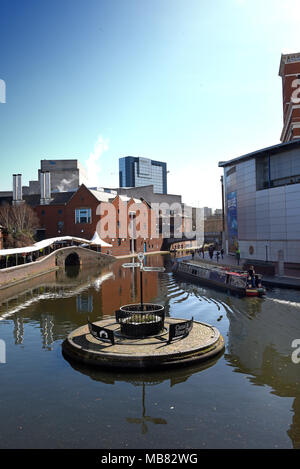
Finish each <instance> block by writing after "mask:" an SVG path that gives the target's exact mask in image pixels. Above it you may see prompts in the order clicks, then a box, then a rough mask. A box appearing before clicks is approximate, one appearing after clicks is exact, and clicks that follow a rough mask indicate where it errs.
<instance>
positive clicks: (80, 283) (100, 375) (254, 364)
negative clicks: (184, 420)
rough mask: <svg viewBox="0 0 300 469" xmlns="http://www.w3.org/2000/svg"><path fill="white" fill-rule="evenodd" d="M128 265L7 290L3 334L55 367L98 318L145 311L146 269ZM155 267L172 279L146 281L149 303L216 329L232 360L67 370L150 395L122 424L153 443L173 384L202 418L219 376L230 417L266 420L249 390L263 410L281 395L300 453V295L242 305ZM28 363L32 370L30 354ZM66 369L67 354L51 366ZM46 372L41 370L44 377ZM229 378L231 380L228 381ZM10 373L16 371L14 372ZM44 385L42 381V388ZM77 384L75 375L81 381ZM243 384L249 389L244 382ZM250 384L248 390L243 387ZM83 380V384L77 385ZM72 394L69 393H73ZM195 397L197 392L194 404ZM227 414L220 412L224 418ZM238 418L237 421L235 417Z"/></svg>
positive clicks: (272, 295) (154, 261) (159, 259)
mask: <svg viewBox="0 0 300 469" xmlns="http://www.w3.org/2000/svg"><path fill="white" fill-rule="evenodd" d="M123 262H125V260H122V262H121V261H120V262H119V261H118V262H115V263H114V264H113V265H112V266H111V267H109V268H104V269H102V270H99V269H98V268H94V269H93V268H89V269H82V268H80V269H79V270H78V271H76V275H69V276H67V275H65V274H64V272H63V271H58V272H57V273H55V272H52V273H49V274H47V275H45V276H43V277H40V278H37V279H31V280H30V281H28V282H26V284H21V285H16V286H14V287H11V288H10V289H7V290H1V291H0V325H1V320H4V321H2V325H6V326H7V334H8V335H10V337H12V339H13V341H12V342H13V343H14V344H15V345H16V349H17V350H21V348H26V347H27V351H28V353H30V351H31V350H32V348H33V347H36V348H35V352H34V353H35V355H34V357H35V358H34V359H35V360H37V364H38V363H39V359H40V358H39V354H38V353H36V350H39V349H40V350H43V351H46V352H47V354H46V355H47V357H48V356H49V354H48V352H49V353H51V352H52V351H54V350H55V345H57V347H60V344H61V342H62V341H63V340H64V339H65V338H66V336H67V335H68V333H69V332H71V331H72V330H74V329H75V328H77V327H79V326H81V325H83V324H85V323H86V321H87V316H88V315H89V316H90V319H91V320H92V321H95V320H99V319H101V318H103V316H105V315H109V316H110V315H112V314H114V311H115V310H117V309H119V307H120V306H121V305H124V304H128V303H133V302H137V301H139V292H140V284H139V282H140V276H139V272H138V269H122V263H123ZM147 264H148V265H156V266H163V265H164V266H165V267H167V271H166V272H164V273H157V272H148V273H147V274H145V275H144V285H143V290H144V298H145V301H147V302H154V303H160V304H164V305H165V307H166V310H167V312H168V313H169V314H171V315H172V316H174V317H185V318H187V319H190V318H191V317H192V316H194V318H195V320H198V321H203V322H207V323H209V324H212V325H213V326H216V327H217V328H218V329H219V330H220V331H221V333H222V335H223V337H224V338H225V340H226V351H225V354H224V355H223V357H222V358H221V359H217V360H216V361H214V362H210V363H209V364H207V366H205V367H203V366H199V367H197V366H196V367H192V368H182V369H176V370H172V371H170V372H166V371H163V372H156V373H153V372H151V373H147V374H143V373H142V374H140V373H135V374H134V373H132V374H131V373H126V374H123V373H118V372H114V373H113V372H111V373H108V372H101V371H99V370H95V369H89V368H86V367H83V366H81V365H80V364H75V363H71V362H68V363H69V365H70V367H69V365H68V363H67V364H66V366H67V367H69V370H70V371H73V370H74V375H77V378H78V373H80V374H81V375H85V376H86V377H87V381H88V380H89V379H91V380H93V381H94V382H98V383H99V384H101V383H105V384H107V385H110V386H114V387H116V388H117V389H116V393H117V392H118V391H119V386H120V387H122V386H124V383H125V385H126V384H127V385H129V386H130V385H132V386H135V387H136V386H138V387H139V389H138V391H139V390H140V393H138V400H137V401H136V402H135V401H134V405H135V407H134V409H133V411H132V412H130V411H127V408H126V406H125V410H124V412H123V413H122V414H120V419H122V422H123V425H126V424H128V426H129V427H130V429H131V432H132V433H134V432H139V434H143V435H146V434H149V433H151V429H152V428H153V426H155V428H156V430H157V429H159V428H160V427H162V428H163V427H164V426H165V425H168V426H170V421H169V419H168V414H167V416H166V414H164V415H160V413H159V411H158V412H157V413H156V409H154V410H153V408H152V407H150V406H151V403H152V396H153V393H154V391H155V390H156V389H155V387H157V386H159V385H164V386H168V384H169V387H170V388H174V387H175V386H176V390H177V389H178V388H179V386H177V385H182V386H183V388H182V391H181V390H180V392H183V393H186V392H189V393H190V399H191V401H190V404H191V406H193V405H195V408H197V409H199V408H200V409H202V412H204V413H205V412H206V410H205V407H206V403H207V401H209V399H210V396H209V394H210V391H209V392H208V393H207V394H205V384H206V382H207V381H206V380H207V379H209V377H211V376H217V377H218V378H215V379H216V381H217V379H219V381H217V382H214V381H213V380H212V382H213V384H214V396H215V397H214V399H216V400H219V402H220V403H222V404H219V405H220V406H221V405H224V407H223V409H225V410H226V408H227V407H226V406H228V408H230V409H231V408H233V406H238V405H239V406H240V408H241V409H242V410H241V413H243V412H245V414H247V413H248V415H251V416H252V415H255V416H256V412H258V413H259V411H257V410H255V409H253V408H251V407H250V404H249V405H248V403H247V398H245V397H244V396H243V395H242V393H243V391H245V389H246V391H247V392H248V393H249V396H251V397H253V396H255V397H256V396H258V400H257V402H260V401H259V398H261V396H262V395H263V399H266V402H268V396H272V395H275V396H277V397H278V398H283V399H282V401H281V400H279V401H277V402H276V404H277V406H278V408H279V407H280V406H281V408H284V405H286V404H283V403H285V402H286V399H285V398H289V399H290V401H291V402H290V408H289V410H290V414H288V415H286V413H285V419H286V420H284V419H283V420H282V421H280V423H281V424H282V426H283V427H284V431H285V437H286V436H288V438H289V441H291V442H292V445H293V447H294V448H300V365H299V364H298V365H297V364H295V363H293V362H292V359H291V356H292V352H293V349H292V347H291V344H292V342H293V340H295V339H300V321H299V314H300V292H295V291H285V290H268V292H267V296H266V298H239V297H234V296H231V295H226V294H225V293H223V292H219V291H216V290H212V289H209V288H207V287H203V286H201V285H196V284H191V283H189V282H183V281H180V280H178V279H176V278H174V277H173V275H172V273H171V272H170V270H169V269H168V267H169V259H168V258H167V257H163V256H151V257H149V258H147ZM2 330H3V329H2ZM32 354H33V352H32ZM30 356H31V357H33V355H30ZM52 357H53V355H52ZM21 358H22V360H24V363H25V366H26V354H24V355H22V357H21ZM55 360H58V362H57V363H56V362H55ZM59 360H63V362H64V365H65V363H66V362H65V360H64V359H63V358H62V357H61V356H60V355H59V354H57V355H55V358H54V359H53V360H49V363H53V366H57V367H58V369H59V368H60V367H61V363H60V362H59ZM214 365H217V366H216V368H217V370H218V371H216V368H213V366H214ZM12 366H14V364H13V363H12ZM16 366H17V364H16ZM27 366H28V368H30V369H31V366H32V363H31V362H30V363H27ZM49 366H50V364H49ZM38 368H39V367H38V366H37V367H36V369H37V370H38ZM221 368H222V370H223V371H222V373H223V374H221V375H218V374H217V373H220V369H221ZM7 370H13V368H12V367H10V368H9V367H7ZM202 371H205V372H207V374H206V373H202ZM11 372H12V371H11ZM39 373H41V372H39ZM37 374H38V372H37ZM14 376H15V377H14V378H13V379H15V380H17V378H16V377H17V376H18V374H17V373H15V375H14ZM40 376H41V375H39V376H37V378H36V379H37V381H36V382H37V383H38V382H39V378H40ZM48 376H49V375H48ZM72 376H73V375H70V373H69V374H68V379H71V381H72ZM207 376H208V378H207ZM224 376H225V377H226V379H227V380H228V382H229V383H230V384H229V386H228V388H229V389H230V392H229V393H228V394H230V395H227V396H224V394H223V392H222V386H220V383H222V384H223V381H222V380H223V378H224ZM192 377H193V378H192ZM239 377H240V380H238V379H237V378H239ZM244 377H246V380H244V379H243V380H242V379H241V378H244ZM77 378H76V377H75V378H74V380H75V382H77V381H76V379H77ZM47 379H48V378H47ZM245 381H246V382H247V386H245V384H244V383H245ZM8 383H9V381H7V385H5V387H4V388H3V392H5V393H6V395H9V394H10V392H11V389H10V387H9V384H8ZM53 383H54V381H53V382H51V384H52V385H53V389H56V388H55V385H54V384H53ZM72 383H73V382H72ZM198 383H201V384H198ZM241 383H243V384H241ZM94 384H95V383H94ZM96 384H97V383H96ZM64 385H65V386H68V384H65V383H64ZM230 386H232V387H230ZM62 387H63V386H62ZM14 389H17V386H14ZM36 389H38V388H36ZM36 389H35V392H37V390H36ZM87 389H89V387H87ZM191 390H194V391H193V392H194V395H192V391H191ZM262 390H264V393H263V392H262ZM158 392H160V390H159V391H158ZM180 392H179V394H180ZM29 394H30V393H29ZM58 394H59V392H58ZM266 396H267V397H266ZM182 399H183V398H182ZM83 400H84V395H83ZM233 402H234V403H233ZM120 408H121V406H120ZM151 409H152V410H151ZM203 409H204V410H203ZM223 409H222V408H221V407H220V413H221V414H222V411H223ZM199 412H200V411H199ZM224 415H226V412H225V411H224ZM262 415H263V419H264V421H266V422H268V425H269V427H270V428H272V426H273V415H272V411H271V410H270V409H268V408H267V405H266V407H265V408H263V410H262ZM70 418H71V417H70ZM190 418H192V417H190ZM230 418H231V419H234V415H233V411H232V414H230ZM256 418H259V417H256ZM179 420H180V419H179ZM253 420H255V418H254V417H253ZM199 421H200V420H199ZM199 421H198V424H197V425H199V427H197V425H196V423H195V428H196V429H197V428H200V427H201V426H200V423H199ZM286 422H287V423H286ZM221 423H222V422H221ZM208 425H209V423H208ZM226 425H230V422H228V421H226ZM186 426H187V427H188V425H186ZM211 426H212V428H213V429H214V431H216V432H217V430H215V428H216V425H213V423H212V424H211ZM66 431H67V430H66ZM255 432H256V424H253V427H251V428H249V435H250V433H251V435H255ZM219 434H223V431H222V428H220V429H219ZM219 434H218V437H219V438H220V436H219ZM254 438H255V437H254ZM278 438H279V439H282V435H280V434H279V435H278ZM258 444H259V441H258ZM284 444H286V442H285V441H284Z"/></svg>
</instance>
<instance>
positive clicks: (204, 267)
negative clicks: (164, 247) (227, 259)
mask: <svg viewBox="0 0 300 469" xmlns="http://www.w3.org/2000/svg"><path fill="white" fill-rule="evenodd" d="M172 270H173V273H174V274H175V275H178V276H182V277H185V278H188V279H190V280H194V281H199V282H200V283H204V284H206V285H208V286H212V287H217V288H221V289H223V290H226V291H231V292H235V293H238V294H240V295H241V296H263V295H265V293H266V290H265V288H264V287H263V286H262V284H261V275H259V274H255V283H256V286H255V287H253V286H252V285H251V280H250V279H249V274H248V272H242V271H230V270H228V268H226V267H224V266H220V267H219V266H215V265H209V264H205V263H203V264H202V263H201V264H200V263H199V264H198V263H194V262H192V261H181V262H180V261H179V262H178V261H176V262H174V265H173V268H172Z"/></svg>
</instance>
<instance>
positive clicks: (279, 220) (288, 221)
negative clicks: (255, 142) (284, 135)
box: [219, 139, 300, 265]
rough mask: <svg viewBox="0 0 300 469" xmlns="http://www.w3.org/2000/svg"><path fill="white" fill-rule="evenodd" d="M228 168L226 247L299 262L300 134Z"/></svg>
mask: <svg viewBox="0 0 300 469" xmlns="http://www.w3.org/2000/svg"><path fill="white" fill-rule="evenodd" d="M219 167H222V168H223V169H224V177H223V184H224V185H223V187H224V210H225V217H224V218H225V233H226V250H227V252H229V253H235V251H236V248H237V247H239V249H240V251H241V257H242V258H245V259H250V260H261V261H271V262H274V263H277V265H279V264H278V263H279V261H282V262H285V263H291V264H295V263H296V264H300V140H297V139H295V140H292V141H291V142H288V143H282V144H279V145H274V146H271V147H268V148H264V149H261V150H258V151H255V152H253V153H249V154H247V155H243V156H241V157H239V158H235V159H233V160H230V161H226V162H220V163H219Z"/></svg>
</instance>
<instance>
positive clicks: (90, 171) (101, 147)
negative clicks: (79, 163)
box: [86, 135, 108, 186]
mask: <svg viewBox="0 0 300 469" xmlns="http://www.w3.org/2000/svg"><path fill="white" fill-rule="evenodd" d="M107 150H108V141H107V140H104V138H103V137H102V136H101V135H99V136H98V138H97V141H96V143H95V146H94V151H93V152H92V153H90V156H89V158H88V159H87V161H86V168H87V177H88V184H89V186H99V185H100V184H99V173H100V170H101V168H100V165H99V159H100V157H101V155H102V154H103V153H104V152H105V151H107Z"/></svg>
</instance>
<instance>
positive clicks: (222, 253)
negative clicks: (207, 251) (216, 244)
mask: <svg viewBox="0 0 300 469" xmlns="http://www.w3.org/2000/svg"><path fill="white" fill-rule="evenodd" d="M220 252H221V257H222V259H224V249H223V248H222V249H221V251H220Z"/></svg>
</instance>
